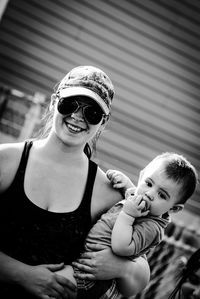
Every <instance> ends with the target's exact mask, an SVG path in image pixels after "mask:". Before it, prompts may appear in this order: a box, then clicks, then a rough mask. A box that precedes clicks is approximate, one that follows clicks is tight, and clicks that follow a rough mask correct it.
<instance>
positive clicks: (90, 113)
mask: <svg viewBox="0 0 200 299" xmlns="http://www.w3.org/2000/svg"><path fill="white" fill-rule="evenodd" d="M84 116H85V118H86V120H87V121H88V123H90V124H91V125H97V124H98V123H99V122H100V121H101V120H102V117H103V113H102V111H101V109H98V108H95V107H91V106H87V107H85V109H84Z"/></svg>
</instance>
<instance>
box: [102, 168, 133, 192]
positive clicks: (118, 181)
mask: <svg viewBox="0 0 200 299" xmlns="http://www.w3.org/2000/svg"><path fill="white" fill-rule="evenodd" d="M106 175H107V178H108V179H109V180H110V182H111V183H112V185H113V188H116V189H127V188H129V187H132V186H134V185H133V183H132V182H131V180H130V179H129V178H128V177H127V176H126V175H125V174H124V173H122V172H121V171H118V170H113V169H109V170H107V172H106Z"/></svg>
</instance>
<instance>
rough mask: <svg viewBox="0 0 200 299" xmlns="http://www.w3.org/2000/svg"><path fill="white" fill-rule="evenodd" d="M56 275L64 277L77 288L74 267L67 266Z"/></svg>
mask: <svg viewBox="0 0 200 299" xmlns="http://www.w3.org/2000/svg"><path fill="white" fill-rule="evenodd" d="M56 274H58V275H61V276H64V277H65V278H67V279H69V280H70V281H71V282H72V283H73V284H74V285H75V286H77V283H76V279H75V278H74V270H73V268H72V266H70V265H66V266H64V268H63V269H61V270H58V271H56Z"/></svg>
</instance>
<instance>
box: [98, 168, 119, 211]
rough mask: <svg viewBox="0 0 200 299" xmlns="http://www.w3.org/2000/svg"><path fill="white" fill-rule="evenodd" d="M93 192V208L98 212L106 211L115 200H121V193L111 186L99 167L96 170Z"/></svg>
mask: <svg viewBox="0 0 200 299" xmlns="http://www.w3.org/2000/svg"><path fill="white" fill-rule="evenodd" d="M94 194H95V208H96V209H95V210H97V212H98V213H100V214H101V213H103V212H105V211H107V210H108V209H109V208H111V207H112V206H113V205H114V204H115V203H116V202H118V201H120V200H122V195H121V193H120V192H119V191H118V190H116V189H114V188H113V187H112V184H111V183H110V181H109V179H108V178H107V176H106V174H105V172H104V171H103V170H102V169H101V168H100V167H98V170H97V176H96V183H95V187H94Z"/></svg>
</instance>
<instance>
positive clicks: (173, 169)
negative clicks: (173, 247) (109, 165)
mask: <svg viewBox="0 0 200 299" xmlns="http://www.w3.org/2000/svg"><path fill="white" fill-rule="evenodd" d="M107 177H108V179H109V180H110V182H111V183H112V185H113V187H114V188H117V189H120V190H121V191H122V192H123V193H124V194H125V199H124V200H122V201H120V202H119V203H117V204H115V205H114V206H113V207H112V208H111V209H110V210H108V211H107V212H106V213H105V214H103V215H102V216H101V218H100V219H99V220H98V221H97V223H96V224H94V226H93V227H92V228H91V230H90V232H89V234H88V236H87V238H86V242H85V250H86V251H88V250H89V249H88V246H87V245H88V244H95V243H98V244H102V245H103V246H104V247H105V248H107V247H111V248H112V251H113V252H114V253H115V254H117V255H120V256H124V257H127V258H129V259H134V258H135V257H138V256H140V255H143V254H145V253H147V252H148V251H149V250H150V249H151V248H153V247H155V246H156V245H158V244H159V243H160V242H161V241H162V238H163V235H164V229H165V228H166V227H167V225H168V223H169V213H170V212H179V211H181V210H182V209H183V208H184V204H185V202H186V201H187V200H188V199H189V198H190V197H191V196H192V194H193V193H194V191H195V188H196V184H197V180H198V176H197V172H196V169H195V168H194V166H193V165H192V164H191V163H190V162H189V161H187V160H186V158H184V157H183V156H181V155H178V154H176V153H168V152H166V153H163V154H161V155H158V156H157V157H156V158H154V159H153V160H152V161H151V162H150V163H149V164H148V165H147V166H146V167H145V168H144V169H143V170H142V171H141V172H140V176H139V180H138V184H137V186H136V187H135V186H134V184H133V183H132V182H131V180H130V179H129V178H128V177H127V176H126V175H125V174H123V173H122V172H119V171H116V170H108V171H107ZM73 266H75V267H74V277H75V278H76V281H75V279H74V277H73V278H72V279H73V281H74V283H76V284H77V286H78V298H80V299H82V298H91V299H94V298H100V297H101V296H102V295H103V294H105V293H106V291H107V289H108V288H110V286H111V285H112V284H113V283H116V282H115V280H111V281H110V280H105V281H102V280H98V281H89V280H83V279H81V272H80V270H77V267H80V263H79V261H76V262H74V263H73ZM64 271H65V269H63V270H61V271H59V272H58V274H59V273H60V274H61V275H64ZM70 271H72V269H71V270H70Z"/></svg>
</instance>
